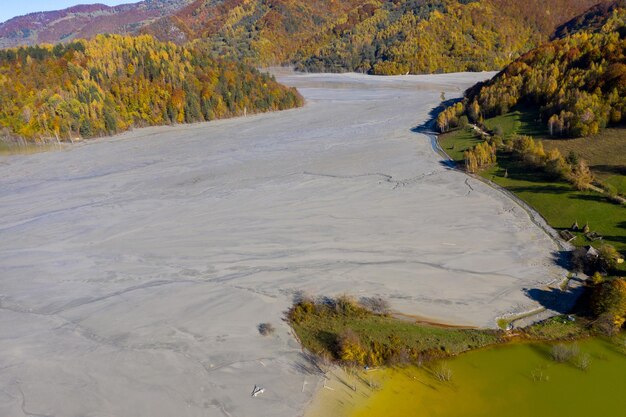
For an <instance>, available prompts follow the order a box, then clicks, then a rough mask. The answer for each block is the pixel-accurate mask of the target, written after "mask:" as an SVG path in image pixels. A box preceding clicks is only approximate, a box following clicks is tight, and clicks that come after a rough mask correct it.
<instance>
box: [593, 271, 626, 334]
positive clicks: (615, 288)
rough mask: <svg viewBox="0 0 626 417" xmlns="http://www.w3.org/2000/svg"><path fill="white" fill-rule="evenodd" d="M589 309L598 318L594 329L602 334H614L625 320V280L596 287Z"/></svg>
mask: <svg viewBox="0 0 626 417" xmlns="http://www.w3.org/2000/svg"><path fill="white" fill-rule="evenodd" d="M591 308H592V310H593V312H594V313H595V314H596V315H597V317H598V318H597V320H596V321H595V323H594V328H595V329H596V330H597V331H599V332H601V333H603V334H607V335H613V334H616V333H617V332H618V331H619V330H620V328H621V327H622V326H623V325H624V321H625V320H626V280H625V279H623V278H618V279H614V280H612V281H606V282H603V283H602V284H600V285H599V286H597V287H596V288H595V289H594V292H593V294H592V299H591Z"/></svg>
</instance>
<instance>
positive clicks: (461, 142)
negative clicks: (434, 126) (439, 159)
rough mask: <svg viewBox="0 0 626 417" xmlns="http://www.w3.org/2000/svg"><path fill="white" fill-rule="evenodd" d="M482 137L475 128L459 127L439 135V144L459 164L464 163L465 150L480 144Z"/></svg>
mask: <svg viewBox="0 0 626 417" xmlns="http://www.w3.org/2000/svg"><path fill="white" fill-rule="evenodd" d="M480 142H482V141H481V139H480V138H479V137H478V136H477V135H476V133H475V132H474V130H473V129H471V128H466V129H457V130H453V131H451V132H448V133H445V134H443V135H440V136H439V144H440V145H441V147H442V148H443V150H444V151H445V152H446V153H447V154H448V155H449V156H450V158H452V159H453V160H454V161H455V162H456V163H457V164H460V163H463V160H464V158H463V152H465V150H466V149H468V148H471V147H473V146H475V145H478V144H479V143H480Z"/></svg>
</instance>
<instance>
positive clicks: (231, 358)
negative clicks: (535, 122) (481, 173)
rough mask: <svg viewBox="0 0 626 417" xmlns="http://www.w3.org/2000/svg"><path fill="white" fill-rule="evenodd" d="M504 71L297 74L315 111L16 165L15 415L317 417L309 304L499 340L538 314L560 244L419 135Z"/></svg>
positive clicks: (4, 319) (1, 379)
mask: <svg viewBox="0 0 626 417" xmlns="http://www.w3.org/2000/svg"><path fill="white" fill-rule="evenodd" d="M491 75H493V74H492V73H473V74H447V75H430V76H406V77H384V78H383V77H368V76H362V75H355V74H344V75H336V74H335V75H330V74H329V75H317V74H308V75H302V74H299V75H298V74H282V75H280V76H279V81H282V82H284V83H285V84H288V85H293V86H296V87H298V89H299V90H300V92H301V93H302V94H303V95H304V97H305V98H306V99H307V104H306V106H305V107H304V108H301V109H296V110H289V111H285V112H280V113H272V114H264V115H255V116H250V117H246V118H238V119H230V120H222V121H217V122H211V123H204V124H194V125H186V126H174V127H159V128H146V129H138V130H135V131H133V132H129V133H125V134H122V135H118V136H116V137H113V138H109V139H100V140H95V141H89V142H85V143H82V144H78V145H74V146H71V147H69V148H68V149H65V150H62V151H53V152H44V153H39V154H34V155H15V156H8V157H0V207H1V209H2V213H3V216H2V219H1V220H0V236H1V237H2V239H0V369H2V372H0V415H3V416H4V415H7V416H29V415H36V416H56V417H61V416H63V417H65V416H76V417H78V416H98V417H104V416H106V417H109V416H129V415H132V416H136V417H143V416H150V417H160V416H163V417H165V416H168V417H169V416H233V417H234V416H242V417H243V416H251V415H254V416H257V417H264V416H272V417H282V416H285V417H287V416H296V415H300V414H301V413H302V410H303V409H304V406H305V405H306V404H307V402H308V401H310V399H311V397H312V395H313V394H314V393H315V392H316V390H317V388H318V387H319V382H320V378H319V376H318V375H316V374H315V373H313V372H311V370H310V366H309V365H308V363H307V361H306V360H305V358H304V357H303V356H302V355H301V352H300V348H299V346H298V344H297V342H296V340H295V339H294V338H293V336H292V335H291V334H290V331H289V328H288V326H287V325H286V324H285V323H284V322H283V321H282V315H283V312H284V311H285V310H286V309H287V307H288V306H289V305H290V303H291V300H292V297H293V295H294V293H296V292H297V291H305V292H308V293H310V294H314V295H317V294H320V295H336V294H340V293H348V294H351V295H354V296H356V297H359V296H373V295H379V296H383V297H386V298H388V299H389V300H390V302H391V304H392V307H393V308H394V309H395V310H397V311H400V312H402V313H404V314H408V315H415V316H420V317H427V318H431V319H434V320H438V321H443V322H449V323H455V324H462V325H472V326H486V327H494V326H495V325H496V322H495V319H496V317H498V316H499V315H502V314H505V313H508V312H514V311H524V310H528V309H532V308H534V307H536V306H537V302H536V301H533V300H531V299H529V298H528V297H527V295H526V291H525V289H529V288H537V287H542V286H543V285H544V284H545V283H548V282H553V281H555V280H560V279H562V278H563V277H564V276H565V274H566V271H564V270H563V269H561V267H559V266H558V265H556V264H555V262H554V258H553V253H554V252H555V251H557V250H558V248H557V247H556V245H555V244H554V242H553V241H552V240H551V239H550V238H549V237H548V236H546V235H545V233H544V232H543V231H542V230H541V229H539V228H538V227H536V226H535V225H534V224H533V223H532V222H531V221H530V219H529V217H528V215H527V213H526V212H525V211H524V210H522V209H521V208H520V207H519V206H517V205H516V204H515V203H514V202H512V201H510V200H509V199H508V198H507V197H506V196H504V195H502V194H501V193H500V192H498V191H496V190H493V189H491V188H489V187H488V186H486V185H484V184H483V183H481V182H479V181H477V180H474V179H471V178H468V177H466V176H465V175H464V174H462V173H460V172H457V171H454V170H450V169H449V168H448V167H447V166H446V165H445V164H443V163H442V162H441V158H440V157H439V156H438V155H437V154H436V153H434V152H433V150H432V148H431V143H430V141H429V139H428V137H427V136H425V135H422V134H419V133H415V132H413V131H412V128H414V127H415V126H417V125H420V124H422V123H423V122H425V121H426V120H428V118H429V112H430V111H431V110H432V108H434V107H436V106H437V105H438V103H439V101H440V95H441V92H442V91H445V93H446V97H447V98H452V97H458V96H460V95H461V94H462V91H463V90H464V89H465V88H467V87H469V86H471V85H473V84H474V83H475V82H477V81H480V80H483V79H487V78H489V77H490V76H491ZM260 322H270V323H272V324H274V326H275V327H276V328H277V331H276V333H275V334H274V335H272V336H269V337H262V336H260V335H259V333H258V331H257V328H256V326H257V325H258V324H259V323H260ZM255 385H258V386H262V387H264V388H265V392H264V393H263V394H262V395H259V396H257V397H252V396H251V392H252V389H253V388H254V386H255Z"/></svg>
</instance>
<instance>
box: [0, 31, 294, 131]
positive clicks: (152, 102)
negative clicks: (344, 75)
mask: <svg viewBox="0 0 626 417" xmlns="http://www.w3.org/2000/svg"><path fill="white" fill-rule="evenodd" d="M300 103H301V97H300V96H299V95H298V93H297V92H296V91H295V90H294V89H288V88H286V87H283V86H281V85H280V84H278V83H277V82H275V81H274V79H273V78H272V77H270V76H268V75H265V74H261V73H259V72H258V71H257V70H255V69H252V68H250V67H247V66H245V65H243V64H238V63H233V62H228V61H216V60H214V59H212V58H210V57H209V53H208V52H207V51H206V50H205V49H203V47H202V46H201V45H197V46H186V47H183V46H177V45H175V44H173V43H163V42H159V41H157V40H155V39H154V38H152V37H150V36H146V35H143V36H139V37H130V36H121V35H99V36H97V37H96V38H95V39H93V40H91V41H84V40H80V41H76V42H72V43H68V44H58V45H56V46H54V47H52V46H37V47H25V48H19V49H7V50H2V51H0V126H2V134H1V136H2V137H3V138H4V139H5V140H6V139H11V138H13V139H15V138H25V139H27V140H30V141H39V140H45V139H49V138H55V139H58V140H67V139H73V138H76V137H93V136H100V135H108V134H113V133H116V132H120V131H124V130H126V129H129V128H131V127H133V126H148V125H161V124H170V123H183V122H196V121H204V120H212V119H218V118H223V117H229V116H234V115H239V114H244V113H246V112H247V113H254V112H262V111H268V110H281V109H287V108H291V107H294V106H298V105H299V104H300Z"/></svg>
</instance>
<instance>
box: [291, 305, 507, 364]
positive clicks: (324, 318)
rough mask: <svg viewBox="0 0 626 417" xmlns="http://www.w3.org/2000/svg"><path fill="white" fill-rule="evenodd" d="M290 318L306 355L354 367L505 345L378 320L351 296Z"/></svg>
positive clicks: (495, 334)
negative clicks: (313, 355)
mask: <svg viewBox="0 0 626 417" xmlns="http://www.w3.org/2000/svg"><path fill="white" fill-rule="evenodd" d="M287 317H288V319H289V322H290V324H291V326H292V327H293V329H294V330H295V332H296V334H297V335H298V337H299V339H300V341H301V343H302V345H303V346H304V347H305V348H306V349H308V350H309V351H311V352H313V353H315V354H317V355H319V356H321V357H324V358H327V359H329V360H334V361H338V362H340V363H344V364H349V365H369V366H379V365H391V364H397V363H415V364H420V363H422V362H424V361H428V360H432V359H437V358H443V357H447V356H450V355H456V354H458V353H461V352H465V351H468V350H471V349H476V348H480V347H483V346H487V345H492V344H495V343H500V342H502V333H501V332H499V331H494V330H475V329H455V328H441V327H434V326H426V325H420V324H416V323H413V322H410V321H405V320H400V319H396V318H393V317H390V316H388V315H384V314H376V313H374V312H372V311H371V310H368V309H367V308H365V307H364V306H363V305H361V304H360V303H358V302H356V301H355V300H353V299H351V298H349V297H346V296H342V297H338V298H336V299H330V298H322V299H318V300H313V299H309V298H304V299H302V300H299V301H298V302H297V303H295V304H294V306H293V307H292V308H291V309H290V310H289V312H288V313H287Z"/></svg>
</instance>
